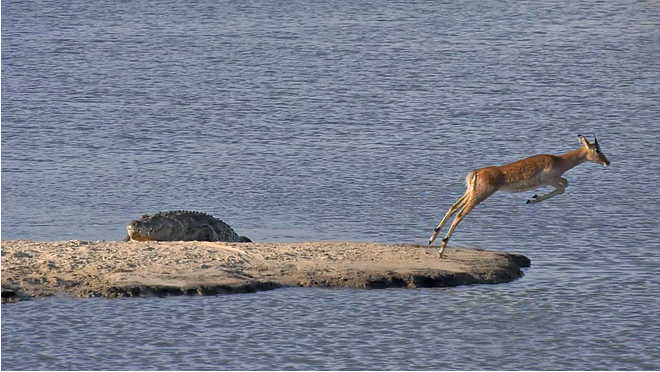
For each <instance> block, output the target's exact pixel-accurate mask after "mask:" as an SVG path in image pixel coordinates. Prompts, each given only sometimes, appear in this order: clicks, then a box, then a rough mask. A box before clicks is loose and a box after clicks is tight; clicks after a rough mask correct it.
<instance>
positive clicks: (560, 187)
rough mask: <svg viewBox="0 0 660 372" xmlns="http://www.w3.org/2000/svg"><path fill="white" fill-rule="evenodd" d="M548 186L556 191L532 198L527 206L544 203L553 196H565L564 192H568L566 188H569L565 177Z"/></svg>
mask: <svg viewBox="0 0 660 372" xmlns="http://www.w3.org/2000/svg"><path fill="white" fill-rule="evenodd" d="M548 185H550V186H553V187H554V188H555V189H554V190H553V191H552V192H549V193H547V194H545V195H541V196H538V195H534V196H532V198H531V199H529V200H527V204H534V203H538V202H542V201H544V200H547V199H550V198H552V197H553V196H557V195H559V194H563V193H564V190H566V186H568V180H567V179H566V178H563V177H559V179H558V180H557V181H554V182H549V183H548Z"/></svg>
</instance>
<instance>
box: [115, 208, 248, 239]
mask: <svg viewBox="0 0 660 372" xmlns="http://www.w3.org/2000/svg"><path fill="white" fill-rule="evenodd" d="M126 230H127V231H128V236H127V237H126V239H124V241H130V240H137V241H149V240H158V241H179V240H183V241H191V240H201V241H209V242H251V241H252V240H250V239H248V238H247V237H245V236H239V235H238V234H236V231H234V229H232V228H231V227H230V226H229V225H227V224H226V223H224V222H223V221H221V220H219V219H217V218H215V217H213V216H211V215H210V214H206V213H203V212H191V211H167V212H159V213H156V214H154V215H152V216H150V215H148V214H145V215H143V216H142V217H140V218H139V219H137V220H133V221H131V222H129V223H128V225H126Z"/></svg>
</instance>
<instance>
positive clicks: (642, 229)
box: [2, 0, 660, 369]
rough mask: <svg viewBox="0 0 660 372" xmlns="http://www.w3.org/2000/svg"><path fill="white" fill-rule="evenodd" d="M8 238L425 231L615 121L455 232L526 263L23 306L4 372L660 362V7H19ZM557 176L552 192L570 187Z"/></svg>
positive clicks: (6, 174) (12, 75)
mask: <svg viewBox="0 0 660 372" xmlns="http://www.w3.org/2000/svg"><path fill="white" fill-rule="evenodd" d="M2 20H3V22H2V38H3V39H2V78H3V79H2V99H3V100H2V238H3V239H17V238H26V239H34V240H39V239H42V240H65V239H86V240H101V239H106V240H119V239H122V238H123V237H124V236H125V229H124V226H125V224H126V223H127V222H128V221H129V220H131V219H133V218H136V217H138V216H139V215H141V214H143V213H155V212H158V211H162V210H168V209H196V210H202V211H205V212H208V213H211V214H213V215H215V216H217V217H220V218H222V219H223V220H225V221H226V222H228V223H229V224H230V225H231V226H233V227H234V228H235V229H236V230H237V232H238V233H239V234H241V235H246V236H248V237H250V238H252V239H253V240H256V241H296V240H324V239H345V240H360V241H372V242H386V243H398V242H406V243H420V244H424V243H425V242H426V241H427V239H428V237H429V236H430V233H431V231H432V229H433V227H435V225H436V224H437V223H438V222H439V219H440V218H441V217H442V215H443V214H444V212H445V211H446V209H447V208H449V206H450V205H451V203H453V202H454V201H455V200H456V199H457V198H458V197H459V196H460V195H461V193H462V192H463V191H464V186H463V180H464V178H465V175H466V174H467V173H468V172H469V171H470V170H472V169H474V168H478V167H482V166H486V165H497V164H504V163H506V162H510V161H514V160H517V159H520V158H523V157H526V156H530V155H533V154H537V153H555V154H558V153H562V152H565V151H568V150H571V149H573V148H575V147H576V146H577V137H576V135H577V134H579V133H581V134H583V135H585V136H588V137H590V136H591V134H592V133H595V134H596V135H597V136H598V138H599V142H600V144H601V147H602V149H603V151H604V153H605V155H606V156H607V157H608V159H609V160H610V161H611V162H612V166H611V167H609V168H604V167H602V166H597V165H595V164H585V165H581V166H579V167H577V168H575V169H573V170H571V171H569V172H568V173H567V174H566V178H568V179H569V181H570V185H569V187H568V188H567V191H566V193H564V194H563V195H561V196H558V197H556V198H553V199H551V200H548V201H546V202H543V203H540V204H537V205H533V206H531V205H525V204H524V202H525V200H526V199H527V198H529V197H530V196H531V194H533V193H529V195H528V194H527V193H524V194H499V193H498V194H495V195H494V196H492V197H491V198H489V199H488V200H487V201H486V202H484V203H483V204H481V205H479V206H478V207H477V208H476V209H475V210H474V211H473V212H472V213H471V214H470V215H469V216H468V217H467V218H466V219H465V220H464V221H463V223H462V224H461V225H460V226H459V228H458V229H457V230H456V232H455V233H454V235H453V237H452V241H451V244H453V245H454V246H477V247H482V248H485V249H492V250H506V251H510V252H517V253H522V254H525V255H527V256H528V257H530V258H531V259H532V265H533V266H532V268H531V269H529V270H527V271H526V276H525V278H523V279H522V280H520V281H517V282H514V283H511V284H505V285H497V286H474V287H466V288H454V289H446V290H409V291H405V290H384V291H353V290H330V291H328V290H320V289H286V290H277V291H273V292H263V293H257V294H254V295H236V296H218V297H208V298H168V299H127V300H107V299H94V300H72V299H63V298H54V299H47V300H43V301H33V302H28V303H20V304H12V305H7V306H4V305H3V306H2V320H3V322H2V341H3V342H2V368H3V369H30V368H32V369H35V368H37V369H69V368H78V369H114V368H116V369H191V368H195V369H209V368H226V369H284V368H287V369H444V368H448V369H453V368H462V369H476V368H481V369H499V368H503V369H534V368H536V369H596V368H602V369H660V349H659V348H658V346H656V344H657V338H658V334H659V333H660V326H659V325H658V322H657V318H658V315H659V313H660V303H659V302H660V301H659V300H658V296H657V293H658V290H659V289H660V279H658V278H659V277H660V269H659V267H660V265H659V264H660V250H659V249H658V248H659V245H660V244H658V235H659V234H660V218H659V214H658V210H659V207H660V205H659V204H660V203H659V202H658V198H657V184H658V182H660V176H659V174H660V169H659V168H660V167H659V166H658V164H659V163H660V159H659V156H658V153H657V149H658V148H659V146H658V142H659V141H658V138H660V125H658V122H659V120H658V119H659V118H660V106H659V105H658V102H660V62H659V61H660V29H659V25H660V9H658V7H657V6H656V5H655V4H654V3H653V2H637V1H636V2H633V1H622V2H614V3H612V2H580V1H576V2H571V3H564V2H543V3H537V2H495V1H487V2H479V3H478V4H477V3H474V4H471V3H453V2H451V3H448V4H444V3H441V2H404V3H396V2H369V1H353V2H349V3H346V2H322V3H314V2H302V1H290V2H261V1H253V2H240V3H224V2H204V1H200V2H195V3H192V4H182V3H178V2H167V1H162V2H153V1H152V2H146V1H133V2H111V3H102V4H90V3H88V2H81V1H76V0H74V1H69V2H48V1H36V2H29V3H28V2H20V1H3V3H2ZM547 191H549V190H542V192H547Z"/></svg>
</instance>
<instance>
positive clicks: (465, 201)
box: [429, 135, 610, 257]
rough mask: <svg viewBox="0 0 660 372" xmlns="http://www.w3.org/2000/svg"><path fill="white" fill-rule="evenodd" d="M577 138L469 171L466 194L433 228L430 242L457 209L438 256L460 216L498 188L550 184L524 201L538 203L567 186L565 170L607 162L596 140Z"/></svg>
mask: <svg viewBox="0 0 660 372" xmlns="http://www.w3.org/2000/svg"><path fill="white" fill-rule="evenodd" d="M578 138H579V139H580V143H581V144H582V147H580V148H579V149H577V150H574V151H569V152H567V153H565V154H562V155H559V156H557V155H547V154H543V155H534V156H531V157H529V158H526V159H522V160H518V161H516V162H513V163H510V164H506V165H502V166H499V167H486V168H480V169H476V170H474V171H472V172H470V173H469V174H468V176H467V177H466V179H465V184H466V186H467V190H466V191H465V194H463V196H462V197H461V198H460V199H459V200H458V201H457V202H456V203H454V205H452V206H451V208H450V209H449V211H448V212H447V214H446V215H445V217H444V218H443V219H442V221H441V222H440V224H439V225H438V227H437V228H436V229H435V230H434V231H433V235H432V236H431V239H430V240H429V244H431V243H433V241H434V240H435V238H436V236H437V235H438V233H439V232H440V230H441V229H442V227H443V226H444V224H445V223H446V222H447V220H448V219H449V218H450V217H451V216H452V215H453V214H454V213H456V212H457V211H458V214H457V215H456V218H455V219H454V222H453V223H452V224H451V227H450V228H449V232H448V233H447V235H446V236H445V238H444V239H442V246H441V247H440V257H442V253H443V252H444V250H445V247H446V246H447V242H448V241H449V238H450V237H451V234H452V233H453V232H454V229H455V228H456V226H457V225H458V224H459V223H460V222H461V220H463V218H464V217H465V216H466V215H467V214H468V213H469V212H470V211H471V210H472V209H473V208H474V207H476V206H477V205H478V204H479V203H481V202H482V201H484V200H485V199H486V198H488V197H489V196H491V195H493V194H494V193H495V192H497V191H499V190H501V191H505V192H522V191H528V190H533V189H536V188H539V187H541V186H546V185H548V186H553V187H554V188H555V190H554V191H552V192H550V193H548V194H545V195H541V196H536V195H534V196H533V197H532V199H530V200H528V201H527V203H538V202H541V201H543V200H546V199H549V198H551V197H553V196H556V195H559V194H561V193H563V192H564V189H565V188H566V186H568V180H566V179H565V178H563V177H562V175H563V174H564V173H565V172H566V171H567V170H569V169H571V168H573V167H575V166H577V165H579V164H582V163H584V162H585V161H590V162H593V163H598V164H603V165H609V164H610V162H609V161H608V160H607V158H605V155H603V153H602V152H601V151H600V147H599V146H598V140H595V141H594V143H590V142H589V141H587V140H586V139H585V138H584V137H583V136H580V135H578ZM459 209H460V211H459Z"/></svg>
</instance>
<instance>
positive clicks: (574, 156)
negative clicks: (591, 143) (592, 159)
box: [559, 147, 587, 172]
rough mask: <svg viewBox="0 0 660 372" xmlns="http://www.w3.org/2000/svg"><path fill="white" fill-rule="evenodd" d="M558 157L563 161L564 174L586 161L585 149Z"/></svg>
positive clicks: (581, 148)
mask: <svg viewBox="0 0 660 372" xmlns="http://www.w3.org/2000/svg"><path fill="white" fill-rule="evenodd" d="M559 157H560V158H562V159H564V164H563V165H564V172H566V171H567V170H569V169H571V168H573V167H575V166H577V165H580V164H582V163H584V162H585V161H587V149H586V148H584V147H580V148H579V149H577V150H574V151H569V152H567V153H565V154H561V155H559Z"/></svg>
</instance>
